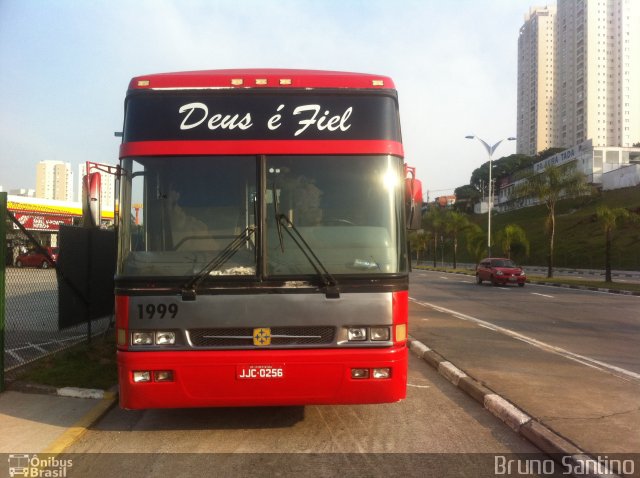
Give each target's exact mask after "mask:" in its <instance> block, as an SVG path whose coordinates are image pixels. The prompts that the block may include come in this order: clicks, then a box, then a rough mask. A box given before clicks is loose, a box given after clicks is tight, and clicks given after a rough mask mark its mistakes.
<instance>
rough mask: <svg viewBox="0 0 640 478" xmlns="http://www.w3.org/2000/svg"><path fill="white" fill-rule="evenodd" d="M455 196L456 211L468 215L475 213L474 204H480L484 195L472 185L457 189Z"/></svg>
mask: <svg viewBox="0 0 640 478" xmlns="http://www.w3.org/2000/svg"><path fill="white" fill-rule="evenodd" d="M453 194H454V195H455V196H456V203H455V204H454V206H453V207H454V209H455V210H456V211H459V212H464V213H467V214H470V213H473V206H474V204H476V203H478V202H480V198H481V197H482V193H481V192H480V191H479V190H478V189H477V188H475V187H474V186H472V185H471V184H466V185H465V186H460V187H457V188H456V189H455V191H453Z"/></svg>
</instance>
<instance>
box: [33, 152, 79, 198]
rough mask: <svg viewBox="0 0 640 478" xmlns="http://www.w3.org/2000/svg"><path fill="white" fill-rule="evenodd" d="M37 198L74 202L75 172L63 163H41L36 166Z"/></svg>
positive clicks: (67, 164)
mask: <svg viewBox="0 0 640 478" xmlns="http://www.w3.org/2000/svg"><path fill="white" fill-rule="evenodd" d="M36 197H38V198H43V199H55V200H58V201H73V171H71V164H69V163H63V162H62V161H51V160H47V161H40V162H39V163H38V164H37V166H36Z"/></svg>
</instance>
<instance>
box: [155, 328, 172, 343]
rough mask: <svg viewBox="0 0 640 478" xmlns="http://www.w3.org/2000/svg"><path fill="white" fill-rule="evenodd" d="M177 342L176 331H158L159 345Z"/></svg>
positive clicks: (157, 341) (157, 339)
mask: <svg viewBox="0 0 640 478" xmlns="http://www.w3.org/2000/svg"><path fill="white" fill-rule="evenodd" d="M175 343H176V333H175V332H167V331H157V332H156V344H157V345H173V344H175Z"/></svg>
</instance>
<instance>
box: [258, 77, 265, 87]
mask: <svg viewBox="0 0 640 478" xmlns="http://www.w3.org/2000/svg"><path fill="white" fill-rule="evenodd" d="M256 85H259V86H266V85H267V79H266V78H256Z"/></svg>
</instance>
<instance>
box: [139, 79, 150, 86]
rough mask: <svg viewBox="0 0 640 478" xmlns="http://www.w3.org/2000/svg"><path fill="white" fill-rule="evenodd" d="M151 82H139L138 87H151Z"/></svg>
mask: <svg viewBox="0 0 640 478" xmlns="http://www.w3.org/2000/svg"><path fill="white" fill-rule="evenodd" d="M149 84H150V82H149V80H138V86H149Z"/></svg>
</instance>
